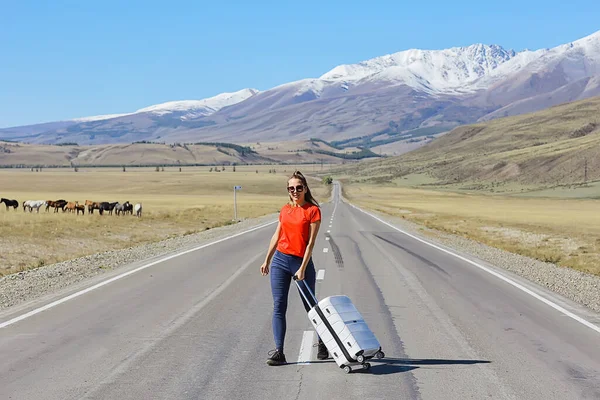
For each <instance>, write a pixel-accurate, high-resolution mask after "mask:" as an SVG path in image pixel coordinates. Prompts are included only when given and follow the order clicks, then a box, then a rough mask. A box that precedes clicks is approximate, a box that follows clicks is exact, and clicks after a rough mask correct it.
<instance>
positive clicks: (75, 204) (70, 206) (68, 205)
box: [63, 201, 79, 212]
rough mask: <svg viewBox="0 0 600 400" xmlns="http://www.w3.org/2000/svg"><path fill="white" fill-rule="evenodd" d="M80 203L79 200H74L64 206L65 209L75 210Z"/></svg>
mask: <svg viewBox="0 0 600 400" xmlns="http://www.w3.org/2000/svg"><path fill="white" fill-rule="evenodd" d="M78 205H79V202H77V201H76V202H74V203H73V202H72V201H69V202H68V203H67V205H66V206H65V208H63V211H68V212H73V211H75V210H76V209H77V206H78Z"/></svg>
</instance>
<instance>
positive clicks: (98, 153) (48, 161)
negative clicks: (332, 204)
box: [0, 140, 377, 168]
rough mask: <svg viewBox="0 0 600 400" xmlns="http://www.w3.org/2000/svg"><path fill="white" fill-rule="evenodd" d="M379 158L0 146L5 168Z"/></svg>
mask: <svg viewBox="0 0 600 400" xmlns="http://www.w3.org/2000/svg"><path fill="white" fill-rule="evenodd" d="M365 157H377V155H376V154H374V153H371V152H368V151H362V150H360V149H358V148H347V149H343V150H342V149H339V148H335V147H332V146H331V144H329V143H327V142H323V141H319V140H305V141H289V142H285V143H270V142H259V143H252V144H249V145H247V146H240V145H236V144H231V143H222V142H199V143H195V144H183V143H175V144H165V143H153V142H147V143H144V142H141V143H132V144H111V145H88V146H80V145H75V144H64V145H43V144H23V143H18V142H1V141H0V167H13V168H23V167H37V166H41V167H75V166H117V167H120V166H154V165H175V166H177V165H232V164H271V163H289V164H303V163H325V164H337V163H343V162H346V160H348V161H350V160H358V159H361V158H365Z"/></svg>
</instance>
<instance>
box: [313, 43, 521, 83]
mask: <svg viewBox="0 0 600 400" xmlns="http://www.w3.org/2000/svg"><path fill="white" fill-rule="evenodd" d="M515 55H516V53H515V52H514V51H513V50H505V49H503V48H502V47H501V46H497V45H491V46H488V45H484V44H474V45H472V46H468V47H454V48H451V49H446V50H418V49H411V50H407V51H402V52H399V53H394V54H389V55H385V56H383V57H377V58H373V59H371V60H367V61H363V62H361V63H358V64H350V65H340V66H338V67H335V68H334V69H332V70H331V71H329V72H327V73H325V74H323V75H322V76H321V78H320V79H322V80H331V81H344V82H353V83H356V82H359V83H366V82H380V81H385V82H389V83H399V84H407V85H409V86H411V87H414V88H416V89H421V90H423V91H425V92H428V93H447V92H449V93H454V92H456V91H457V90H458V91H463V92H464V91H468V90H469V89H470V87H469V84H470V83H472V82H474V81H476V80H477V79H479V78H481V77H484V76H487V75H489V74H490V73H491V72H492V71H493V70H494V69H496V68H497V67H498V66H499V65H501V64H503V63H504V62H506V61H508V60H510V59H511V58H513V57H514V56H515Z"/></svg>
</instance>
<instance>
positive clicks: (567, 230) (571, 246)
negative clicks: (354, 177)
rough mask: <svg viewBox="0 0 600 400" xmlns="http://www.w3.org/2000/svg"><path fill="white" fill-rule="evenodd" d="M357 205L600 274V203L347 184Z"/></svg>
mask: <svg viewBox="0 0 600 400" xmlns="http://www.w3.org/2000/svg"><path fill="white" fill-rule="evenodd" d="M344 194H345V195H346V196H347V197H348V198H349V199H351V200H352V201H353V202H356V203H357V204H359V205H361V206H365V207H368V208H371V209H374V210H378V211H381V212H384V213H387V214H390V215H395V216H401V217H403V218H405V219H407V220H411V221H414V222H416V223H419V224H422V225H425V226H427V227H429V228H433V229H436V230H439V231H444V232H450V233H453V234H458V235H462V236H464V237H467V238H470V239H474V240H477V241H479V242H482V243H485V244H488V245H491V246H494V247H497V248H501V249H504V250H508V251H510V252H513V253H517V254H522V255H525V256H529V257H533V258H536V259H538V260H541V261H547V262H552V263H555V264H557V265H560V266H563V267H571V268H574V269H577V270H580V271H584V272H589V273H592V274H596V275H600V202H599V201H597V200H575V199H541V198H521V197H507V196H483V195H468V194H460V193H450V192H439V191H430V190H419V189H410V188H398V187H386V186H380V185H379V186H375V185H355V184H350V185H345V186H344Z"/></svg>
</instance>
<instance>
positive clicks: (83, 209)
mask: <svg viewBox="0 0 600 400" xmlns="http://www.w3.org/2000/svg"><path fill="white" fill-rule="evenodd" d="M75 210H77V215H79V211H81V215H85V205H83V204H75Z"/></svg>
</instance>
